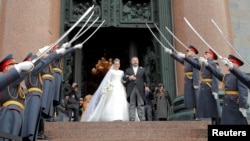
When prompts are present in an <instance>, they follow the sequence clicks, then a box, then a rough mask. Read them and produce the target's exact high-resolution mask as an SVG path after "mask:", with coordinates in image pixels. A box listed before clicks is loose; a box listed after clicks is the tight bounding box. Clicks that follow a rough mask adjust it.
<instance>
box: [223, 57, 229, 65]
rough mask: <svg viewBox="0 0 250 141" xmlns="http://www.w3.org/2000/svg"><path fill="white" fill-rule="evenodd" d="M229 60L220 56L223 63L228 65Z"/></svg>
mask: <svg viewBox="0 0 250 141" xmlns="http://www.w3.org/2000/svg"><path fill="white" fill-rule="evenodd" d="M229 62H230V61H229V60H228V59H227V58H224V57H223V58H221V63H222V64H224V65H228V63H229Z"/></svg>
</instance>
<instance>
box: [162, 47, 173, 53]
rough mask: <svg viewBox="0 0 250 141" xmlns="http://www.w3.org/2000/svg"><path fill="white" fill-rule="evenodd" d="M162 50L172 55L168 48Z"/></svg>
mask: <svg viewBox="0 0 250 141" xmlns="http://www.w3.org/2000/svg"><path fill="white" fill-rule="evenodd" d="M164 50H165V52H166V53H169V54H172V53H173V51H172V50H171V49H169V48H166V47H165V48H164Z"/></svg>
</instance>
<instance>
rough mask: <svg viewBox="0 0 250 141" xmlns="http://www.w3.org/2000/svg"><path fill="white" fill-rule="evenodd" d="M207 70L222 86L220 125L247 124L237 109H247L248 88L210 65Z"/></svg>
mask: <svg viewBox="0 0 250 141" xmlns="http://www.w3.org/2000/svg"><path fill="white" fill-rule="evenodd" d="M207 68H208V70H209V71H211V72H212V73H213V75H215V76H216V77H217V78H218V79H219V80H220V81H222V82H223V84H224V90H225V95H224V98H223V107H222V116H221V124H224V125H225V124H227V125H240V124H248V123H247V119H246V118H245V117H243V115H242V114H241V112H240V111H239V108H245V109H247V108H248V103H247V99H248V88H247V87H246V86H245V85H244V84H243V83H242V82H241V81H239V79H238V78H237V77H235V76H234V75H233V74H232V73H229V74H226V75H224V74H222V73H221V72H220V71H218V70H217V69H216V68H214V67H212V66H211V65H208V66H207Z"/></svg>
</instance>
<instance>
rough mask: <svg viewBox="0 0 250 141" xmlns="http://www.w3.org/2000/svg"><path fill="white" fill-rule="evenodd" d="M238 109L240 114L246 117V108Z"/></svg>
mask: <svg viewBox="0 0 250 141" xmlns="http://www.w3.org/2000/svg"><path fill="white" fill-rule="evenodd" d="M239 111H240V112H241V114H242V115H243V117H247V109H245V108H239Z"/></svg>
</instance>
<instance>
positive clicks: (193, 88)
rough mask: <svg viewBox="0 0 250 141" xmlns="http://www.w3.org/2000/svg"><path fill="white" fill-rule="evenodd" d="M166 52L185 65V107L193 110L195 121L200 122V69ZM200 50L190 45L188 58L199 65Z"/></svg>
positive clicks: (169, 51)
mask: <svg viewBox="0 0 250 141" xmlns="http://www.w3.org/2000/svg"><path fill="white" fill-rule="evenodd" d="M165 52H167V53H169V54H170V55H171V57H172V58H173V59H175V60H176V61H178V62H179V63H181V64H183V65H184V72H185V76H184V106H185V108H188V109H189V108H192V109H193V119H195V120H199V119H198V117H197V107H198V96H199V85H200V72H199V69H197V68H196V67H193V66H192V65H191V64H190V63H188V62H187V61H185V59H184V58H181V57H179V56H178V55H177V54H176V53H174V52H173V51H172V50H170V49H168V48H165ZM198 53H199V52H198V50H197V49H196V48H195V47H194V46H193V45H190V46H189V47H188V50H187V53H186V58H188V59H190V60H192V61H194V62H196V63H199V62H198V58H197V57H196V56H197V54H198Z"/></svg>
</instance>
